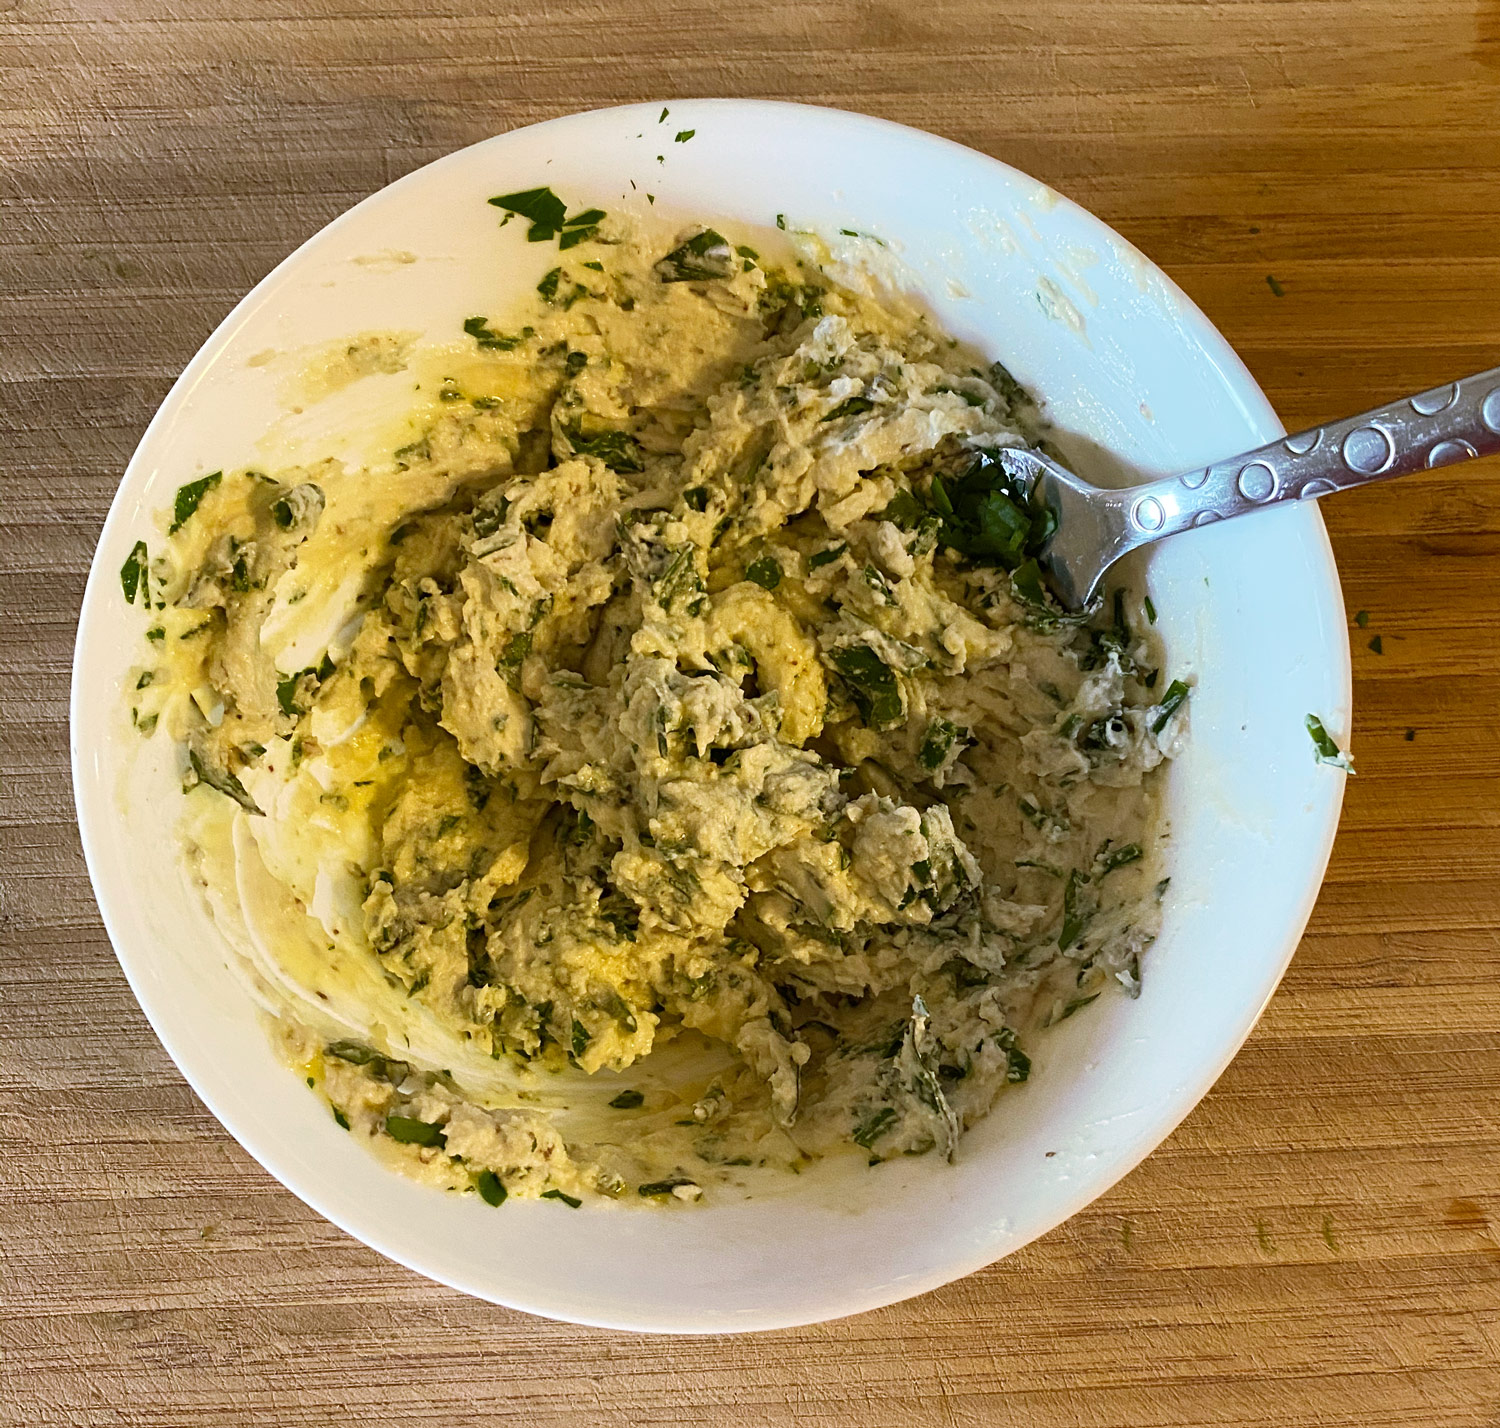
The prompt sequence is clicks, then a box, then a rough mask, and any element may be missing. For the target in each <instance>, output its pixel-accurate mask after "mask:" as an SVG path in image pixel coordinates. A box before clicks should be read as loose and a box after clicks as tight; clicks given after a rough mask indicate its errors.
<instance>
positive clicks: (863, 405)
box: [822, 397, 875, 421]
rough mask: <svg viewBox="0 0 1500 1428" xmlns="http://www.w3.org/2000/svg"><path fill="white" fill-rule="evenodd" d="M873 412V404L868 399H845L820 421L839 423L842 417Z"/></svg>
mask: <svg viewBox="0 0 1500 1428" xmlns="http://www.w3.org/2000/svg"><path fill="white" fill-rule="evenodd" d="M874 410H875V403H874V402H872V401H871V400H870V399H869V398H868V397H847V398H845V400H843V401H841V402H840V403H839V404H838V406H836V407H835V408H834V409H833V410H832V411H831V412H828V413H827V414H826V415H825V416H824V417H823V418H822V419H823V420H824V421H840V420H842V419H843V418H844V417H851V416H859V415H860V413H861V412H869V411H874Z"/></svg>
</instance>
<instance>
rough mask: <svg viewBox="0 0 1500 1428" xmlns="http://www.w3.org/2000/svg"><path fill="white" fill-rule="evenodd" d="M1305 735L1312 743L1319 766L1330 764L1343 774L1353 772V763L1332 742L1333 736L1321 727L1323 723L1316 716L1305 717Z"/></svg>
mask: <svg viewBox="0 0 1500 1428" xmlns="http://www.w3.org/2000/svg"><path fill="white" fill-rule="evenodd" d="M1306 723H1307V733H1308V736H1309V737H1310V738H1311V739H1312V741H1313V749H1314V750H1315V751H1316V753H1315V757H1316V758H1317V761H1318V762H1319V763H1320V764H1331V765H1332V766H1333V767H1334V768H1336V769H1342V770H1343V771H1344V772H1345V773H1353V772H1354V762H1353V760H1352V759H1350V757H1349V755H1348V754H1346V753H1345V752H1344V751H1343V750H1342V749H1341V748H1339V746H1338V745H1337V744H1336V743H1335V742H1334V739H1333V735H1332V734H1330V733H1329V732H1328V730H1327V729H1325V728H1324V727H1323V721H1322V720H1321V719H1320V718H1318V716H1317V715H1316V714H1309V715H1308V716H1307V720H1306Z"/></svg>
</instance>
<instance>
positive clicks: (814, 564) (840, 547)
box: [807, 541, 849, 570]
mask: <svg viewBox="0 0 1500 1428" xmlns="http://www.w3.org/2000/svg"><path fill="white" fill-rule="evenodd" d="M848 549H849V543H848V542H847V541H840V542H839V543H838V544H837V545H831V546H829V547H828V549H827V550H820V551H817V552H816V553H815V554H813V555H810V556H809V557H808V559H807V568H808V569H809V570H821V569H822V568H823V566H825V565H832V564H833V562H834V561H836V560H837V559H838V558H839V556H841V555H842V554H843V553H844V552H845V551H846V550H848Z"/></svg>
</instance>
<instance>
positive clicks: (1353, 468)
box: [994, 367, 1500, 610]
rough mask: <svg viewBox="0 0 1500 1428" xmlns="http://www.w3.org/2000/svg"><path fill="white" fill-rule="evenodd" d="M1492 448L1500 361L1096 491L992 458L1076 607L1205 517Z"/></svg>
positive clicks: (1071, 478) (1062, 474) (1049, 465)
mask: <svg viewBox="0 0 1500 1428" xmlns="http://www.w3.org/2000/svg"><path fill="white" fill-rule="evenodd" d="M1497 451H1500V367H1491V368H1490V369H1489V371H1487V372H1477V373H1475V374H1474V375H1473V376H1472V377H1460V378H1459V379H1458V381H1456V382H1449V383H1448V384H1447V385H1446V386H1442V387H1434V388H1433V389H1432V390H1431V391H1428V392H1420V393H1418V394H1417V395H1416V396H1414V397H1402V398H1401V399H1400V400H1398V401H1394V402H1391V403H1389V404H1388V405H1386V406H1383V407H1376V408H1375V410H1374V411H1368V412H1364V413H1362V414H1361V415H1359V416H1353V417H1346V418H1345V419H1344V420H1343V421H1335V422H1330V423H1328V424H1327V425H1326V426H1318V427H1312V428H1310V429H1309V430H1307V431H1301V432H1298V433H1297V434H1296V435H1294V436H1283V437H1280V438H1278V439H1277V440H1276V441H1272V442H1268V443H1267V444H1266V445H1265V446H1261V447H1257V448H1256V449H1255V450H1254V451H1246V452H1242V453H1241V454H1240V455H1238V456H1231V457H1229V458H1228V459H1227V460H1224V461H1217V462H1215V463H1214V464H1213V465H1212V466H1200V467H1195V468H1194V469H1193V470H1191V471H1185V472H1183V473H1182V474H1181V475H1180V476H1167V477H1163V478H1162V479H1161V480H1158V481H1148V482H1147V483H1146V484H1145V485H1142V486H1129V487H1125V488H1122V489H1120V490H1108V489H1105V488H1103V487H1100V486H1093V485H1090V484H1089V482H1087V481H1085V480H1083V478H1082V477H1080V476H1075V475H1074V474H1073V473H1072V472H1071V471H1068V470H1065V469H1064V468H1063V467H1061V466H1059V465H1058V464H1057V463H1056V462H1055V461H1051V460H1049V459H1048V458H1047V457H1045V456H1043V455H1042V454H1041V453H1040V452H1037V451H1027V450H1023V449H1019V448H1009V447H1008V448H1005V449H1003V450H1000V451H997V452H995V453H994V458H995V459H996V460H997V461H998V462H999V463H1000V465H1001V466H1002V467H1003V469H1004V470H1005V471H1006V473H1007V474H1008V475H1009V476H1010V477H1011V478H1012V479H1013V480H1014V481H1015V482H1016V483H1017V485H1018V486H1019V487H1020V489H1021V490H1023V491H1025V492H1027V493H1028V494H1029V495H1030V496H1031V497H1032V498H1033V500H1038V501H1040V502H1042V503H1043V504H1045V505H1047V506H1050V507H1051V508H1052V510H1053V512H1054V513H1055V514H1056V516H1057V530H1056V532H1055V533H1054V534H1053V536H1052V538H1051V540H1049V541H1048V543H1047V544H1046V546H1044V547H1043V549H1042V551H1041V553H1040V554H1039V555H1038V556H1037V561H1038V563H1039V564H1040V565H1041V567H1042V570H1043V571H1044V572H1045V574H1046V575H1047V577H1048V583H1049V584H1050V585H1051V587H1052V589H1053V591H1054V593H1055V594H1056V595H1057V596H1058V598H1059V599H1060V600H1061V601H1062V603H1063V604H1064V605H1066V606H1067V607H1068V608H1069V609H1072V610H1079V609H1083V608H1085V607H1086V606H1088V605H1089V604H1090V603H1091V602H1092V601H1093V599H1094V596H1095V594H1096V593H1097V591H1098V589H1099V584H1100V582H1101V581H1102V580H1103V579H1104V575H1105V572H1106V571H1108V569H1109V567H1110V566H1111V565H1113V564H1114V563H1115V561H1117V560H1119V559H1120V557H1121V556H1123V555H1125V554H1127V553H1128V552H1130V551H1132V550H1136V549H1138V548H1139V547H1141V546H1143V545H1151V544H1152V543H1153V542H1155V541H1159V540H1165V539H1166V537H1167V536H1172V535H1179V534H1181V533H1182V532H1183V531H1187V530H1193V529H1195V528H1197V527H1199V526H1206V525H1210V524H1211V523H1213V522H1214V521H1220V520H1228V519H1230V518H1231V517H1233V516H1243V515H1246V514H1248V513H1249V512H1251V511H1260V510H1264V509H1265V508H1266V507H1267V506H1273V505H1275V504H1276V503H1277V502H1278V501H1302V500H1310V499H1314V498H1316V497H1318V496H1326V495H1329V494H1330V493H1331V492H1334V491H1343V490H1346V489H1347V488H1349V487H1351V486H1364V485H1366V484H1368V483H1369V482H1371V481H1384V480H1386V479H1387V478H1388V477H1391V476H1405V475H1407V474H1408V473H1410V472H1413V471H1422V470H1425V469H1427V468H1430V467H1434V466H1447V465H1449V464H1450V463H1452V462H1455V461H1467V460H1469V459H1470V458H1472V457H1475V456H1488V455H1491V454H1492V453H1494V452H1497Z"/></svg>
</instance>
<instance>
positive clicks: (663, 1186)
mask: <svg viewBox="0 0 1500 1428" xmlns="http://www.w3.org/2000/svg"><path fill="white" fill-rule="evenodd" d="M683 1185H691V1186H692V1187H693V1188H694V1189H695V1190H696V1189H697V1188H698V1182H697V1181H696V1180H688V1179H686V1178H684V1177H683V1176H680V1175H679V1176H676V1177H674V1178H673V1179H671V1180H652V1181H649V1182H648V1183H647V1184H645V1185H642V1186H640V1187H639V1188H638V1189H637V1190H636V1194H638V1195H640V1196H641V1197H642V1198H643V1199H646V1200H652V1199H657V1198H659V1197H661V1196H664V1195H670V1194H671V1193H672V1192H673V1191H674V1190H676V1189H678V1188H679V1187H680V1186H683Z"/></svg>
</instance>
